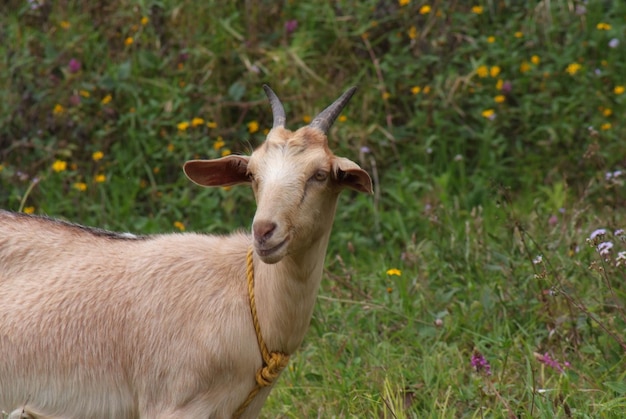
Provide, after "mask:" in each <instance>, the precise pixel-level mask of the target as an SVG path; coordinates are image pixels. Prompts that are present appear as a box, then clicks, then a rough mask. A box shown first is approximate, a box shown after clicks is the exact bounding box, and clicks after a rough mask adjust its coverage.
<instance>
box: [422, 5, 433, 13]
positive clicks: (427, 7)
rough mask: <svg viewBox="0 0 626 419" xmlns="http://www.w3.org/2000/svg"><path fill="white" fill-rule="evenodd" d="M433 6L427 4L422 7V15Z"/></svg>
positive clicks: (428, 11)
mask: <svg viewBox="0 0 626 419" xmlns="http://www.w3.org/2000/svg"><path fill="white" fill-rule="evenodd" d="M431 10H432V9H431V7H430V6H429V5H427V4H425V5H423V6H422V7H420V15H427V14H429V13H430V12H431Z"/></svg>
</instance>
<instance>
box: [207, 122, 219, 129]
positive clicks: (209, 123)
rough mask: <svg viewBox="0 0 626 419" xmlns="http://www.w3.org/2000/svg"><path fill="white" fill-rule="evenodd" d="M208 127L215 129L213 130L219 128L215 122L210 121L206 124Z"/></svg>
mask: <svg viewBox="0 0 626 419" xmlns="http://www.w3.org/2000/svg"><path fill="white" fill-rule="evenodd" d="M206 126H207V127H209V128H211V129H213V128H217V122H213V121H209V122H207V123H206Z"/></svg>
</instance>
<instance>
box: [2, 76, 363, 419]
mask: <svg viewBox="0 0 626 419" xmlns="http://www.w3.org/2000/svg"><path fill="white" fill-rule="evenodd" d="M267 91H269V92H270V93H268V97H270V100H271V101H272V102H271V103H272V110H273V112H274V115H275V119H276V120H275V125H274V127H273V128H272V130H271V131H270V133H269V135H268V138H267V140H266V141H265V142H264V143H263V144H262V145H261V146H260V147H258V148H257V149H256V150H255V151H254V152H253V153H252V155H251V156H235V155H231V156H227V157H224V158H221V159H215V160H192V161H189V162H187V163H186V164H185V166H184V171H185V174H186V175H187V176H188V177H189V179H191V180H192V181H193V182H195V183H197V184H200V185H203V186H224V185H235V184H240V183H250V184H251V186H252V189H253V191H254V194H255V197H256V200H257V211H256V214H255V216H254V220H253V223H252V232H251V234H243V233H235V234H231V235H228V236H210V235H201V234H194V233H186V234H164V235H156V236H144V237H135V236H129V235H120V234H116V233H110V232H106V231H103V230H97V229H91V228H88V227H82V226H78V225H73V224H69V223H64V222H59V221H55V220H51V219H48V218H44V217H33V216H26V215H23V214H13V213H9V212H6V211H0V411H3V410H4V411H6V412H12V413H11V415H12V416H11V418H19V417H24V418H26V417H28V418H93V419H100V418H121V419H125V418H129V419H130V418H138V417H139V418H150V419H151V418H182V417H190V418H195V417H204V418H206V417H208V418H229V417H231V416H232V414H233V412H235V411H236V410H237V409H238V407H239V406H240V405H241V404H242V403H243V401H244V400H245V399H246V397H247V395H248V394H249V393H250V391H251V389H252V388H254V386H255V379H254V375H255V372H256V371H257V370H258V369H259V368H260V367H261V363H262V360H261V355H260V352H259V348H258V347H257V345H256V335H255V331H254V327H253V326H252V319H251V315H250V306H249V303H248V294H247V288H246V287H247V285H246V267H245V265H246V253H247V250H248V249H249V248H250V246H253V247H254V250H255V255H254V271H255V284H256V285H255V296H256V298H255V300H256V306H257V313H258V318H259V323H260V328H261V330H262V333H263V337H264V339H265V343H266V345H267V347H268V349H269V350H270V351H278V352H283V353H286V354H291V353H293V352H294V351H295V350H296V349H297V348H298V346H299V345H300V343H301V342H302V339H303V338H304V334H305V332H306V329H307V328H308V325H309V321H310V319H311V314H312V311H313V306H314V304H315V298H316V295H317V290H318V287H319V283H320V280H321V277H322V270H323V267H324V257H325V253H326V247H327V244H328V238H329V236H330V231H331V228H332V222H333V218H334V213H335V206H336V203H337V197H338V195H339V192H340V191H341V190H342V189H344V188H351V189H354V190H357V191H361V192H367V193H371V191H372V184H371V180H370V178H369V176H368V175H367V173H366V172H365V171H363V170H362V169H361V168H359V166H358V165H357V164H356V163H354V162H352V161H350V160H348V159H345V158H342V157H337V156H335V155H334V154H333V153H332V152H331V151H330V150H329V148H328V141H327V138H326V133H325V132H324V130H325V129H326V128H328V126H329V124H331V123H332V121H334V118H336V117H337V115H338V114H339V112H340V110H341V107H343V106H344V105H345V103H347V99H349V97H350V96H351V95H352V93H353V92H354V89H350V90H349V91H347V92H346V93H344V95H342V97H340V98H339V99H338V100H337V101H335V103H333V104H332V105H331V106H329V107H328V108H327V109H326V110H324V111H323V112H322V113H321V114H320V116H319V117H318V118H316V120H315V121H316V124H313V126H306V127H302V128H300V129H298V130H297V131H295V132H292V131H289V130H287V129H286V128H285V127H284V120H285V117H284V110H283V108H282V104H280V102H279V101H278V99H277V97H276V96H275V95H274V94H273V92H271V89H269V88H266V92H267ZM270 390H271V386H270V387H268V388H265V389H263V390H261V391H260V392H259V394H258V395H257V396H256V397H255V398H254V400H253V401H252V403H251V404H250V406H249V407H248V408H247V409H246V411H245V412H244V417H256V416H258V414H259V411H260V409H261V406H262V405H263V402H264V400H265V398H266V397H267V395H268V394H269V391H270Z"/></svg>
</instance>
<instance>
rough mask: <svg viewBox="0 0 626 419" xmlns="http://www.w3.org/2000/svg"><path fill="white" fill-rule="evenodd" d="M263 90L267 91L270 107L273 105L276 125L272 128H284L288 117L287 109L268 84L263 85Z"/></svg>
mask: <svg viewBox="0 0 626 419" xmlns="http://www.w3.org/2000/svg"><path fill="white" fill-rule="evenodd" d="M263 90H265V94H266V95H267V98H268V99H269V100H270V105H272V114H273V115H274V125H272V128H276V127H283V128H284V127H285V122H286V121H287V117H286V116H285V108H283V104H282V103H280V99H278V96H276V93H274V91H273V90H272V89H271V88H270V87H269V86H268V85H267V84H264V85H263Z"/></svg>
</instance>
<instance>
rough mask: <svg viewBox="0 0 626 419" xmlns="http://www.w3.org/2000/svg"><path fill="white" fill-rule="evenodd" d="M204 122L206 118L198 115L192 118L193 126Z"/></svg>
mask: <svg viewBox="0 0 626 419" xmlns="http://www.w3.org/2000/svg"><path fill="white" fill-rule="evenodd" d="M202 124H204V119H202V118H199V117H197V116H196V117H195V118H193V119H192V120H191V126H192V127H194V128H195V127H198V126H200V125H202Z"/></svg>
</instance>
